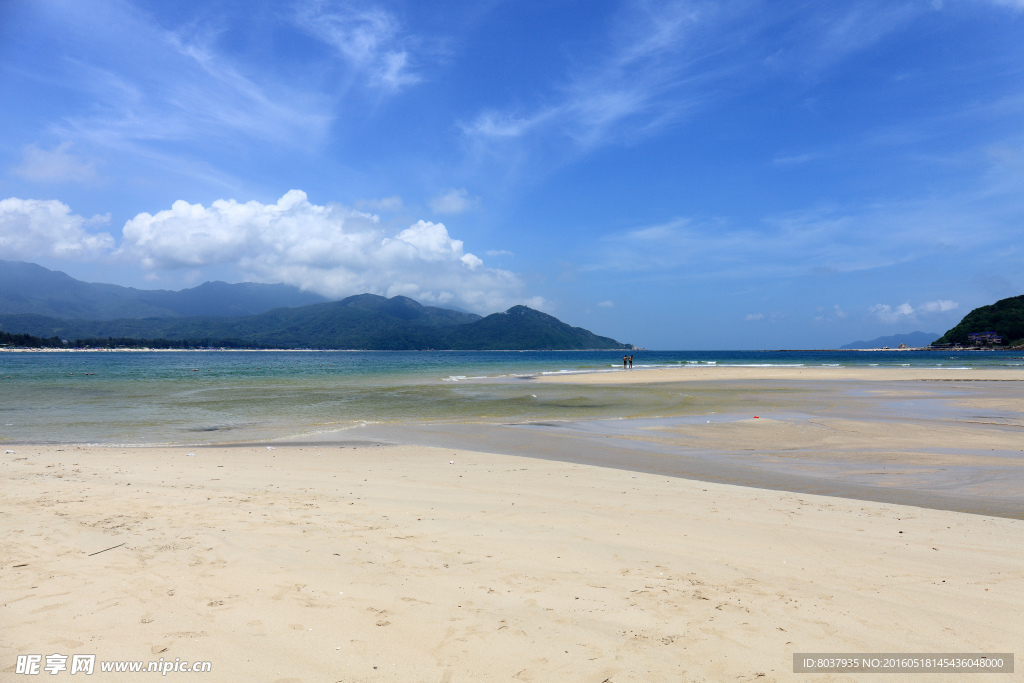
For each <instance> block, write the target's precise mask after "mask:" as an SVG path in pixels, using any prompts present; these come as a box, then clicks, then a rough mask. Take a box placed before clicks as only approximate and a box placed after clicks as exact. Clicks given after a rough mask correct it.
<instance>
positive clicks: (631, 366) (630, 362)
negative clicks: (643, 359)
mask: <svg viewBox="0 0 1024 683" xmlns="http://www.w3.org/2000/svg"><path fill="white" fill-rule="evenodd" d="M629 369H630V370H632V369H633V356H630V357H629Z"/></svg>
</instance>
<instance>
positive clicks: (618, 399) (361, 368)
mask: <svg viewBox="0 0 1024 683" xmlns="http://www.w3.org/2000/svg"><path fill="white" fill-rule="evenodd" d="M634 356H635V359H634V362H635V367H636V368H637V369H639V368H643V367H659V366H660V367H664V366H680V365H707V364H717V365H747V366H772V365H776V366H814V365H818V366H821V365H828V366H836V365H839V366H870V365H881V366H913V367H936V366H938V367H964V368H971V367H1007V366H1014V367H1024V359H1022V358H1021V355H1020V352H960V353H953V352H948V351H944V352H897V351H891V352H853V351H843V352H818V351H801V352H781V351H732V352H708V351H657V352H655V351H640V352H634ZM621 367H622V357H621V355H620V354H618V353H614V352H600V351H575V352H552V351H536V352H464V351H463V352H459V351H450V352H388V351H368V352H360V351H315V352H290V351H269V352H266V351H258V352H254V351H192V352H62V353H53V352H50V353H45V352H44V353H19V352H5V353H0V441H2V442H6V443H17V442H35V443H72V442H75V443H123V444H152V443H213V442H226V441H243V440H253V439H263V438H280V437H286V436H301V435H310V434H317V433H323V432H332V431H337V430H345V429H350V428H353V427H357V426H359V425H364V424H368V423H410V422H460V421H470V422H473V421H486V422H492V421H498V422H500V421H503V420H527V419H528V420H545V419H553V420H587V419H597V418H606V419H607V418H633V417H655V416H681V415H699V414H705V413H711V412H714V411H717V410H725V409H728V408H729V406H730V404H731V402H733V401H735V400H736V398H737V397H736V396H735V395H734V394H735V393H736V391H739V390H732V391H733V393H730V392H729V391H727V390H723V391H721V392H718V393H715V392H702V394H701V395H700V396H694V395H691V394H690V393H688V392H687V390H686V389H685V388H683V387H682V386H681V385H675V384H659V385H646V386H640V385H635V386H559V385H553V384H537V383H533V382H530V381H528V380H529V378H530V377H532V376H536V375H540V374H558V373H571V372H595V371H608V372H613V371H619V372H620V371H621ZM480 378H485V381H481V379H480ZM466 380H471V381H466Z"/></svg>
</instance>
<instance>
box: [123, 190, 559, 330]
mask: <svg viewBox="0 0 1024 683" xmlns="http://www.w3.org/2000/svg"><path fill="white" fill-rule="evenodd" d="M123 234H124V237H123V241H122V245H121V248H120V249H119V251H118V254H119V256H121V257H122V258H128V259H131V260H137V261H139V262H140V263H142V265H144V266H145V267H146V268H150V269H173V268H202V267H205V266H218V265H231V266H234V267H235V268H237V269H238V270H239V272H240V273H242V274H243V275H245V276H246V277H250V278H253V279H256V280H260V281H264V282H285V283H288V284H292V285H296V286H299V287H302V288H305V289H309V290H312V291H315V292H318V293H320V294H323V295H325V296H329V297H342V296H347V295H350V294H357V293H362V292H371V293H374V294H381V295H384V296H395V295H399V294H400V295H404V296H409V297H412V298H414V299H417V300H418V301H421V302H424V303H430V304H446V303H458V304H459V305H461V306H464V307H467V308H470V309H473V310H478V311H488V312H489V311H494V310H497V309H500V308H504V307H507V306H508V305H510V304H512V303H515V302H516V301H518V300H519V297H518V295H519V293H520V290H521V289H522V282H521V281H520V279H519V278H518V277H517V276H516V275H515V274H514V273H511V272H509V271H505V270H500V269H496V268H487V267H485V266H484V263H483V261H482V260H481V259H480V258H479V257H477V256H475V255H474V254H471V253H468V252H466V251H465V250H464V249H463V243H462V241H461V240H456V239H452V237H451V236H450V235H449V234H448V230H447V228H445V226H444V224H443V223H431V222H427V221H422V220H421V221H418V222H416V223H414V224H413V225H411V226H409V227H408V228H406V229H405V230H402V231H401V232H399V233H398V234H397V235H394V236H388V235H386V234H385V232H384V230H383V229H382V228H381V225H380V222H379V220H378V218H377V217H376V216H374V215H372V214H368V213H364V212H361V211H356V210H353V209H349V208H345V207H341V206H319V205H316V204H313V203H311V202H310V201H309V200H308V198H307V197H306V193H305V192H302V191H300V190H292V191H290V192H288V193H287V194H285V195H284V196H283V197H281V199H280V200H279V201H278V202H277V203H276V204H261V203H260V202H255V201H253V202H246V203H244V204H241V203H239V202H237V201H235V200H223V199H222V200H217V201H215V202H213V203H212V204H211V205H210V206H209V207H204V206H202V205H201V204H189V203H188V202H185V201H180V200H179V201H177V202H175V203H174V204H173V205H172V206H171V208H170V209H169V210H165V211H160V212H158V213H156V214H155V215H151V214H148V213H141V214H139V215H138V216H136V217H135V218H133V219H131V220H130V221H128V222H127V223H126V224H125V226H124V231H123ZM532 303H533V304H534V305H536V304H539V303H542V302H540V301H538V300H532Z"/></svg>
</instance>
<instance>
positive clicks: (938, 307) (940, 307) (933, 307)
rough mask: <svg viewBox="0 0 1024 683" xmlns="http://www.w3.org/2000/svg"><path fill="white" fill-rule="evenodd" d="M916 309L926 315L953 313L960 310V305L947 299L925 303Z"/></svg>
mask: <svg viewBox="0 0 1024 683" xmlns="http://www.w3.org/2000/svg"><path fill="white" fill-rule="evenodd" d="M917 308H918V310H920V311H926V312H928V313H945V312H946V311H955V310H956V309H958V308H960V304H959V303H957V302H956V301H950V300H949V299H939V300H938V301H926V302H925V303H923V304H921V305H920V306H918V307H917Z"/></svg>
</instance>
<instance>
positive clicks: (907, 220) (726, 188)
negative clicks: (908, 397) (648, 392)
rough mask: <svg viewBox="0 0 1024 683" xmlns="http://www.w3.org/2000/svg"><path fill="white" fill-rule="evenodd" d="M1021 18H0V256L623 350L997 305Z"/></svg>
mask: <svg viewBox="0 0 1024 683" xmlns="http://www.w3.org/2000/svg"><path fill="white" fill-rule="evenodd" d="M1022 35H1024V0H926V1H917V0H914V1H902V0H885V1H880V2H873V1H871V0H865V1H863V2H839V1H837V2H828V3H823V2H813V1H808V2H797V1H794V2H757V1H754V0H748V1H743V0H741V1H738V2H729V1H727V0H723V1H722V2H597V1H590V2H583V1H569V0H564V1H563V0H546V1H545V2H499V1H494V2H445V1H439V2H433V3H416V2H409V3H406V2H343V1H340V0H334V1H328V0H298V1H296V2H285V1H281V2H276V1H275V2H270V1H262V2H261V1H260V0H247V1H244V2H243V1H233V2H218V1H217V0H205V1H204V2H175V3H166V2H156V1H143V0H137V1H134V2H133V1H128V0H91V1H90V2H80V1H78V0H53V1H50V0H32V1H28V0H9V1H8V2H5V3H2V4H0V101H2V102H3V106H2V107H0V130H2V131H3V135H0V258H7V259H17V260H26V261H32V262H36V263H41V264H43V265H45V266H47V267H50V268H55V269H59V270H63V271H65V272H67V273H68V274H70V275H72V276H74V277H77V278H80V279H85V280H90V281H101V282H116V283H118V284H124V285H132V286H137V287H146V288H168V289H178V288H181V287H186V286H192V285H195V284H199V283H200V282H203V281H204V280H209V279H223V280H227V281H233V282H237V281H244V280H251V281H262V282H288V283H290V284H294V285H298V286H301V287H306V288H309V289H312V290H314V291H318V292H321V293H323V294H325V295H328V296H336V297H341V296H345V295H349V294H355V293H359V292H363V291H372V292H375V293H379V294H385V295H389V296H390V295H394V294H404V295H407V296H412V297H414V298H417V299H419V300H420V301H422V302H424V303H433V304H443V305H451V306H457V307H460V308H464V309H467V310H473V311H477V312H480V313H489V312H493V311H496V310H503V309H504V308H507V307H508V306H510V305H512V304H515V303H527V304H528V305H531V306H534V307H537V308H541V309H542V310H545V311H548V312H550V313H552V314H554V315H556V316H558V317H560V318H562V319H563V320H565V321H567V322H569V323H572V324H574V325H580V326H583V327H587V328H588V329H591V330H594V331H596V332H598V333H601V334H607V335H611V336H614V337H616V338H617V339H620V340H622V341H629V342H633V343H636V344H639V345H643V346H646V347H649V348H681V349H686V348H689V349H696V348H708V349H715V348H780V347H782V348H819V347H834V346H837V345H840V344H844V343H847V342H849V341H853V340H856V339H870V338H873V337H875V336H880V335H885V334H894V333H901V332H910V331H913V330H917V329H920V330H925V331H937V332H943V331H945V330H946V329H948V328H949V327H952V326H953V325H954V324H955V323H956V322H957V321H959V319H960V318H961V317H962V316H963V315H964V314H965V313H966V312H968V311H969V310H971V309H972V308H974V307H976V306H979V305H982V304H987V303H991V302H993V301H995V300H997V299H1000V298H1003V297H1007V296H1014V295H1017V294H1021V293H1022V292H1024V269H1022V267H1021V266H1022V263H1021V261H1022V250H1021V246H1020V245H1021V242H1022V237H1024V40H1021V36H1022Z"/></svg>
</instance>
